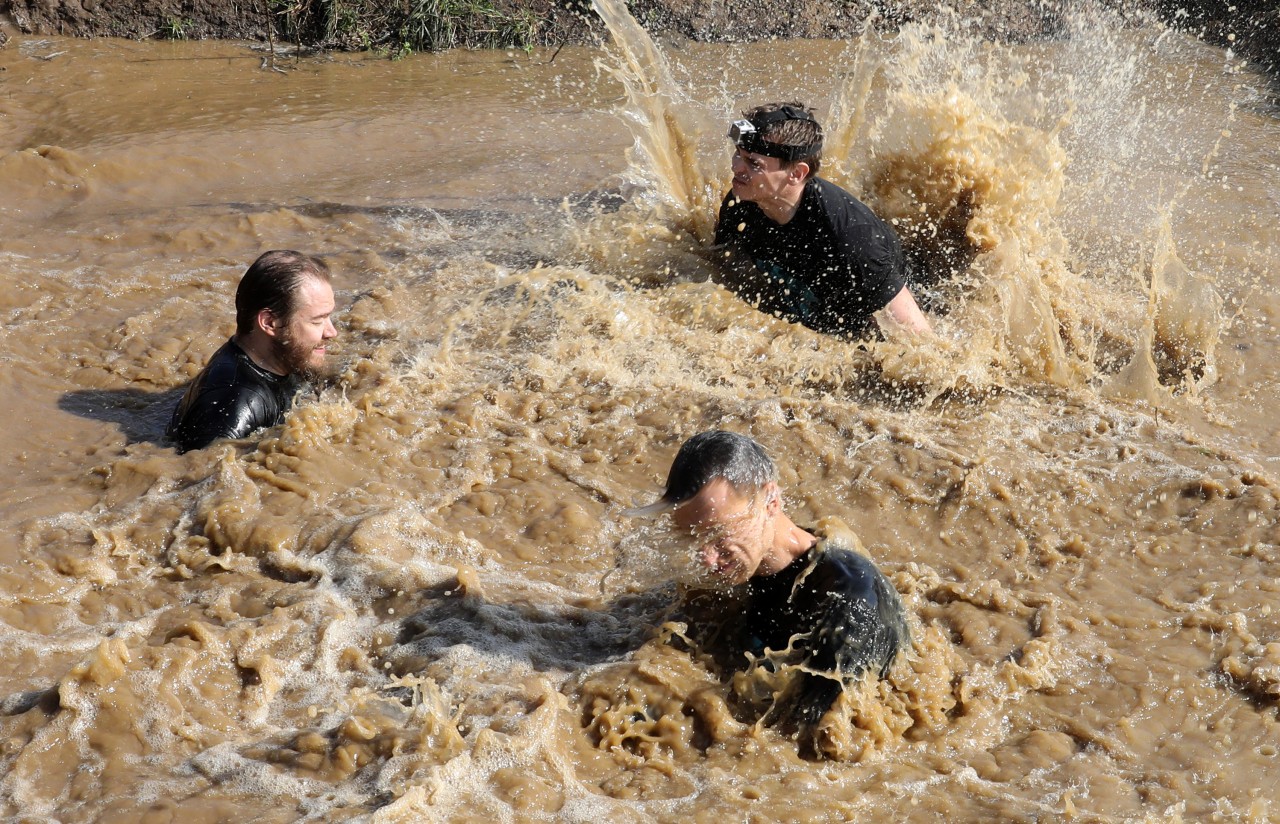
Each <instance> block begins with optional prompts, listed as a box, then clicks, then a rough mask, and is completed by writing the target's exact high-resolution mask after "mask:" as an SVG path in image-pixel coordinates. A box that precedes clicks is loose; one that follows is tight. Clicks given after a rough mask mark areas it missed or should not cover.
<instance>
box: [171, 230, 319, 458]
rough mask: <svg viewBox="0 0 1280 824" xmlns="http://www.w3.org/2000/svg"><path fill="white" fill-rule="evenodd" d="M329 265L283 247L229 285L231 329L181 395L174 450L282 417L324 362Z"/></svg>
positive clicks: (247, 431) (173, 426) (242, 432)
mask: <svg viewBox="0 0 1280 824" xmlns="http://www.w3.org/2000/svg"><path fill="white" fill-rule="evenodd" d="M333 310H334V298H333V287H332V286H330V284H329V267H328V266H326V265H325V263H324V261H322V260H320V259H318V258H315V257H311V256H309V255H304V254H302V253H300V252H294V251H290V250H275V251H271V252H265V253H264V254H263V255H262V256H260V257H259V258H258V259H257V260H255V261H254V262H253V265H252V266H250V267H249V269H248V271H246V272H245V273H244V277H242V278H241V279H240V285H239V286H238V287H237V288H236V333H235V335H233V336H232V337H231V339H230V340H228V341H227V342H226V343H225V344H223V346H222V348H221V349H219V350H218V351H217V352H215V353H214V355H213V358H212V359H210V361H209V363H208V364H207V365H206V366H205V368H204V369H203V370H201V372H200V374H199V375H197V376H196V379H195V380H194V381H192V383H191V386H189V387H188V388H187V392H186V394H185V395H183V396H182V400H181V401H180V402H179V403H178V407H177V409H175V410H174V412H173V419H172V420H171V421H170V423H169V430H168V433H167V434H168V435H169V437H170V438H172V439H173V440H174V441H176V442H177V445H178V450H179V451H180V452H186V451H188V450H192V449H203V448H204V447H206V446H208V445H209V444H210V443H212V442H214V441H216V440H220V439H222V438H243V437H246V436H247V435H249V434H250V433H252V432H254V431H255V430H257V429H261V428H262V427H265V426H275V425H277V424H280V423H283V422H284V416H285V413H287V412H288V411H289V408H290V407H291V406H292V404H293V396H294V395H295V394H296V393H297V391H298V388H299V387H300V386H301V385H302V382H303V381H304V380H308V379H311V378H314V377H315V376H316V375H317V374H318V373H319V370H320V369H321V368H322V367H323V366H324V362H325V344H326V343H327V342H328V341H329V340H332V339H333V338H335V337H337V335H338V332H337V330H336V329H334V326H333V321H332V319H331V315H332V314H333Z"/></svg>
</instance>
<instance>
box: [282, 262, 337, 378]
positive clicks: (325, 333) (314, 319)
mask: <svg viewBox="0 0 1280 824" xmlns="http://www.w3.org/2000/svg"><path fill="white" fill-rule="evenodd" d="M299 292H300V294H299V296H298V297H299V305H298V308H297V310H296V311H295V312H294V313H293V314H292V315H291V316H290V317H289V320H288V322H287V323H285V324H284V325H283V326H281V327H278V328H279V330H280V334H279V337H277V338H276V346H277V347H278V349H277V352H278V357H279V358H280V360H281V361H282V362H283V363H284V365H285V366H286V367H287V368H288V370H289V373H290V374H292V373H295V372H296V373H299V374H301V375H303V376H306V377H314V376H315V375H316V374H318V373H319V371H320V370H321V369H322V368H323V367H324V358H325V342H326V341H328V340H331V339H332V338H335V337H337V336H338V330H337V329H335V328H334V327H333V320H332V319H331V318H330V316H331V315H332V314H333V309H334V300H333V287H332V286H330V285H329V284H328V283H326V282H324V281H323V280H320V279H319V278H312V277H308V278H305V279H303V281H302V285H301V287H300V289H299Z"/></svg>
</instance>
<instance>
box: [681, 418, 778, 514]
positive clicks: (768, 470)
mask: <svg viewBox="0 0 1280 824" xmlns="http://www.w3.org/2000/svg"><path fill="white" fill-rule="evenodd" d="M716 478H724V479H725V480H726V481H728V482H729V483H730V484H731V485H732V486H733V488H734V489H735V490H736V491H737V492H739V493H743V494H750V493H754V492H755V491H756V490H758V489H760V487H762V486H764V485H765V484H767V483H769V482H770V481H776V480H777V479H778V469H777V467H775V466H774V465H773V461H772V460H770V458H769V455H768V454H767V453H766V452H765V451H764V447H763V446H761V445H760V444H758V443H756V442H755V441H753V440H752V439H751V438H748V437H747V436H745V435H739V434H737V433H736V432H726V431H724V430H723V429H713V430H711V431H710V432H699V433H698V434H697V435H694V436H693V437H692V438H690V439H689V440H687V441H685V442H684V445H683V446H681V447H680V451H679V452H677V453H676V459H675V460H674V461H672V462H671V472H670V473H668V475H667V491H666V492H664V493H663V494H662V500H663V501H664V502H665V503H666V504H667V505H668V506H675V505H678V504H682V503H684V502H685V501H687V500H689V499H690V498H692V497H693V496H695V495H697V494H698V493H699V492H700V491H702V488H703V487H704V486H706V485H707V484H709V483H711V482H712V481H714V480H715V479H716Z"/></svg>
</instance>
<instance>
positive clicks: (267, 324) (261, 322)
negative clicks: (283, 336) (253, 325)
mask: <svg viewBox="0 0 1280 824" xmlns="http://www.w3.org/2000/svg"><path fill="white" fill-rule="evenodd" d="M255 321H256V322H257V326H258V329H259V331H261V332H263V333H265V334H266V335H267V336H268V337H272V338H274V337H276V336H277V335H279V334H280V324H279V323H277V322H276V314H275V312H272V311H271V310H270V309H259V310H258V316H257V318H255Z"/></svg>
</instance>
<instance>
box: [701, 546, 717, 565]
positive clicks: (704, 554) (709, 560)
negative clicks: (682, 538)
mask: <svg viewBox="0 0 1280 824" xmlns="http://www.w3.org/2000/svg"><path fill="white" fill-rule="evenodd" d="M698 560H699V561H701V562H702V565H703V566H704V567H706V568H707V569H715V568H716V566H717V565H719V563H720V549H719V548H718V547H717V546H716V545H715V544H703V546H702V548H701V549H699V550H698Z"/></svg>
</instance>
